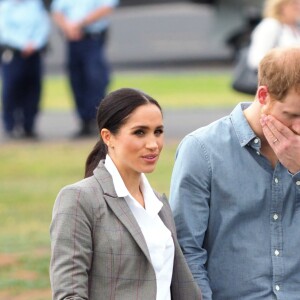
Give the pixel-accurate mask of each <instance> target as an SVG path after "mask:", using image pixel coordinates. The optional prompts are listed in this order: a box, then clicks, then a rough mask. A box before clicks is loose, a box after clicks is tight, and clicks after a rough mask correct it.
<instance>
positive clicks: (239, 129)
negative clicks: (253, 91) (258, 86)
mask: <svg viewBox="0 0 300 300" xmlns="http://www.w3.org/2000/svg"><path fill="white" fill-rule="evenodd" d="M250 105H251V103H250V102H242V103H239V104H238V105H237V106H236V107H235V108H234V110H233V111H232V113H231V114H230V119H231V122H232V125H233V128H234V130H235V132H236V135H237V137H238V140H239V142H240V145H241V147H244V146H246V145H247V144H249V143H250V142H251V141H252V140H253V139H258V137H257V136H256V134H255V133H254V131H253V130H252V128H251V127H250V125H249V123H248V121H247V119H246V117H245V115H244V113H243V111H244V110H245V109H246V108H247V107H249V106H250Z"/></svg>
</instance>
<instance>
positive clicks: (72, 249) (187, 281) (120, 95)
mask: <svg viewBox="0 0 300 300" xmlns="http://www.w3.org/2000/svg"><path fill="white" fill-rule="evenodd" d="M97 122H98V127H99V133H100V140H99V141H98V143H97V144H96V145H95V147H94V149H93V151H92V152H91V154H90V155H89V156H88V159H87V162H86V172H85V177H86V178H85V179H84V180H82V181H80V182H77V183H75V184H73V185H69V186H67V187H65V188H63V189H62V190H61V192H60V193H59V195H58V197H57V199H56V202H55V205H54V210H53V219H52V224H51V228H50V232H51V242H52V257H51V266H50V276H51V285H52V290H53V299H76V300H79V299H90V300H94V299H104V300H106V299H115V300H117V299H120V300H132V299H143V300H147V299H149V300H153V299H161V300H166V299H182V300H183V299H184V300H188V299H201V293H200V291H199V289H198V287H197V284H196V283H195V281H194V279H193V277H192V274H191V273H190V271H189V269H188V267H187V264H186V262H185V260H184V257H183V254H182V252H181V250H180V247H179V244H178V241H177V238H176V233H175V232H176V230H175V226H174V222H173V218H172V214H171V210H170V207H169V204H168V202H167V200H166V199H165V198H164V197H162V196H159V195H158V194H156V193H155V192H153V190H152V189H151V187H150V185H149V182H148V181H147V179H146V177H145V175H144V173H150V172H152V171H153V170H154V168H155V165H156V163H157V161H158V158H159V154H160V151H161V149H162V147H163V119H162V112H161V108H160V106H159V104H158V103H157V102H156V101H155V100H154V99H153V98H151V97H150V96H148V95H146V94H144V93H142V92H140V91H137V90H133V89H128V88H124V89H120V90H117V91H114V92H112V93H110V94H109V95H108V96H106V97H105V98H104V99H103V100H102V101H101V104H100V106H99V109H98V113H97Z"/></svg>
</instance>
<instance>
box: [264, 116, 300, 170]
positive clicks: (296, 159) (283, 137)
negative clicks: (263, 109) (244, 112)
mask: <svg viewBox="0 0 300 300" xmlns="http://www.w3.org/2000/svg"><path fill="white" fill-rule="evenodd" d="M260 122H261V126H262V130H263V133H264V135H265V137H266V139H267V141H268V143H269V144H270V146H271V148H272V149H273V151H274V152H275V154H276V156H277V158H278V160H279V161H280V162H281V164H282V165H284V166H285V167H286V168H287V169H288V170H289V171H290V172H291V173H292V174H295V173H297V172H299V171H300V135H298V134H296V133H294V132H293V131H292V130H291V129H289V128H288V127H287V126H285V125H284V124H282V123H281V122H280V121H278V120H277V119H275V118H274V117H273V116H271V115H262V116H261V120H260Z"/></svg>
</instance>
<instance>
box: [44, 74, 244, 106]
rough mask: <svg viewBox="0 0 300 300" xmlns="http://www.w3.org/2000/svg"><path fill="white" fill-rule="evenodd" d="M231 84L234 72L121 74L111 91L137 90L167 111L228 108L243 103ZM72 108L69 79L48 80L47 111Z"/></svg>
mask: <svg viewBox="0 0 300 300" xmlns="http://www.w3.org/2000/svg"><path fill="white" fill-rule="evenodd" d="M230 82H231V74H230V73H225V74H222V73H215V74H214V73H213V74H211V73H209V74H205V73H203V72H199V73H188V74H182V73H179V74H176V73H174V74H168V73H153V74H152V73H150V74H147V73H146V74H143V73H142V74H141V75H138V74H134V73H128V74H127V73H126V74H122V73H121V74H119V75H116V76H114V77H113V79H112V83H111V85H110V90H115V89H118V88H121V87H131V88H137V89H140V90H143V91H144V92H146V93H147V94H149V95H151V96H152V97H154V98H155V99H156V100H158V102H159V103H160V104H161V106H162V107H163V108H168V109H170V108H171V109H179V108H191V109H192V108H197V107H220V106H221V107H228V106H235V104H236V103H237V102H240V101H241V95H240V94H238V93H236V92H234V91H233V90H232V89H231V87H230ZM243 99H245V96H243ZM71 106H72V98H71V94H70V90H69V85H68V82H67V80H66V78H65V77H49V78H47V80H46V82H45V85H44V97H43V108H44V109H52V110H57V109H59V110H68V109H70V107H71Z"/></svg>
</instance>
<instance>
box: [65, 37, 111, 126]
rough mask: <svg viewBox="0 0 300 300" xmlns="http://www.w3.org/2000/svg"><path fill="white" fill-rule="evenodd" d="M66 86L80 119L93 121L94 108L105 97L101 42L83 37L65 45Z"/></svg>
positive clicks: (105, 69) (105, 67)
mask: <svg viewBox="0 0 300 300" xmlns="http://www.w3.org/2000/svg"><path fill="white" fill-rule="evenodd" d="M67 54H68V70H69V76H70V83H71V87H72V91H73V95H74V99H75V103H76V108H77V112H78V115H79V116H80V119H81V120H82V121H83V122H89V121H91V120H94V119H95V118H96V111H97V107H98V106H99V103H100V101H101V100H102V99H103V97H104V96H105V94H106V89H107V86H108V83H109V67H108V63H107V61H106V58H105V53H104V38H102V37H101V36H99V37H90V36H87V37H85V38H83V39H82V40H80V41H76V42H69V44H68V53H67Z"/></svg>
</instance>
